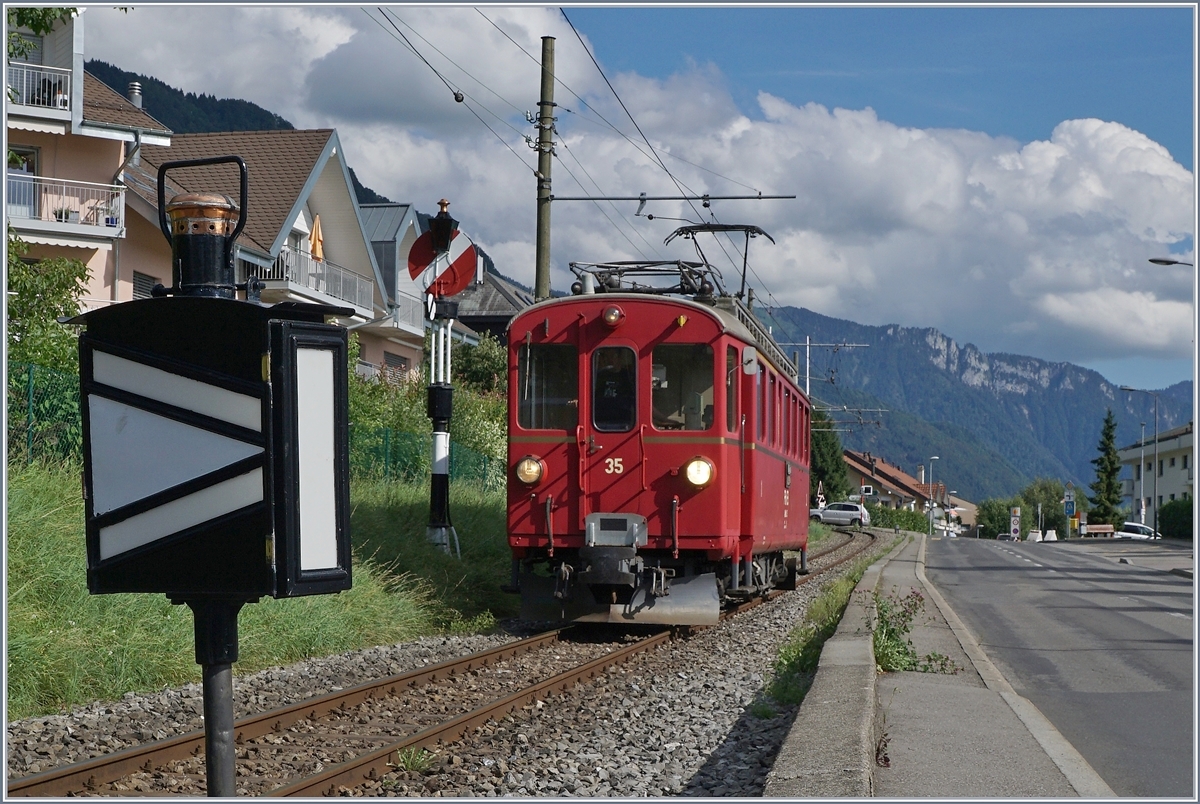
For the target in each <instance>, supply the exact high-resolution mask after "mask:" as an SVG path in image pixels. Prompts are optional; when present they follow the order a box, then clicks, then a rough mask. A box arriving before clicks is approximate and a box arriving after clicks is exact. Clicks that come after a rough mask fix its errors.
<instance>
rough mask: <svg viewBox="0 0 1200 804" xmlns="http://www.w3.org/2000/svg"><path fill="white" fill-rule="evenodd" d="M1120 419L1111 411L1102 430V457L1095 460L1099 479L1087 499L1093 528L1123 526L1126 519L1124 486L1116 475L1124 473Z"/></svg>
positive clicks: (1090, 522) (1094, 464) (1092, 486)
mask: <svg viewBox="0 0 1200 804" xmlns="http://www.w3.org/2000/svg"><path fill="white" fill-rule="evenodd" d="M1116 435H1117V419H1116V417H1115V416H1113V412H1112V408H1109V409H1108V415H1106V416H1105V417H1104V427H1103V429H1101V431H1100V444H1099V445H1098V446H1097V447H1096V449H1098V450H1099V451H1100V455H1099V456H1098V457H1096V458H1093V459H1092V465H1093V466H1095V467H1096V480H1095V482H1094V483H1092V485H1091V486H1089V488H1090V489H1091V490H1092V495H1091V496H1089V497H1088V500H1089V502H1091V505H1092V507H1091V510H1090V511H1089V512H1088V523H1089V524H1092V525H1112V526H1113V527H1114V528H1115V527H1118V526H1120V524H1121V522H1123V521H1124V519H1125V514H1124V512H1122V511H1121V484H1120V482H1119V481H1118V480H1117V475H1118V474H1119V473H1120V471H1121V459H1120V458H1119V457H1118V456H1117V442H1116Z"/></svg>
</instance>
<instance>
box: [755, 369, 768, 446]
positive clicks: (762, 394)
mask: <svg viewBox="0 0 1200 804" xmlns="http://www.w3.org/2000/svg"><path fill="white" fill-rule="evenodd" d="M766 382H767V371H766V369H765V368H764V367H763V364H762V363H759V364H758V374H756V375H755V376H754V396H755V399H756V401H757V402H758V427H756V428H755V431H756V432H757V433H758V440H759V441H764V440H765V439H766V437H767V394H766V389H765V388H764V387H763V386H764V385H765V384H766Z"/></svg>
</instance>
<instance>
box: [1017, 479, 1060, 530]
mask: <svg viewBox="0 0 1200 804" xmlns="http://www.w3.org/2000/svg"><path fill="white" fill-rule="evenodd" d="M1066 491H1067V490H1066V488H1065V487H1064V486H1063V484H1062V481H1061V480H1055V479H1053V478H1049V477H1039V478H1038V479H1037V480H1035V481H1033V482H1032V483H1030V484H1029V485H1028V486H1026V487H1025V488H1024V490H1023V491H1022V492H1021V499H1022V500H1024V503H1023V504H1022V505H1021V516H1022V518H1023V517H1024V515H1025V509H1026V508H1028V509H1029V511H1030V513H1031V514H1032V515H1033V526H1034V527H1035V528H1036V527H1037V507H1038V503H1041V505H1042V528H1043V529H1045V530H1053V531H1055V532H1056V533H1057V534H1058V536H1059V538H1063V539H1065V538H1066V537H1067V512H1066V510H1065V509H1064V507H1063V498H1064V497H1065V496H1066Z"/></svg>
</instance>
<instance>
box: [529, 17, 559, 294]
mask: <svg viewBox="0 0 1200 804" xmlns="http://www.w3.org/2000/svg"><path fill="white" fill-rule="evenodd" d="M554 106H555V103H554V37H553V36H543V37H542V99H541V100H540V101H538V117H537V127H538V144H537V149H538V172H537V181H538V194H537V258H536V261H535V263H536V264H535V270H534V282H533V297H534V299H535V300H537V301H541V300H542V299H548V298H550V201H551V195H550V159H551V154H552V152H553V151H554V140H553V139H551V137H552V135H553V132H554V119H555V118H554Z"/></svg>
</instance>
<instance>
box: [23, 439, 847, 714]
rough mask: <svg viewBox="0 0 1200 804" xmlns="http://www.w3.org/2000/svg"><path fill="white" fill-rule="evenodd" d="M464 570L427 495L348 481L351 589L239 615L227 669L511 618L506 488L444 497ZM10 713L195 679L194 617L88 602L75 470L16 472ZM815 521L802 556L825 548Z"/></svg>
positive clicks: (150, 603) (123, 598) (461, 489)
mask: <svg viewBox="0 0 1200 804" xmlns="http://www.w3.org/2000/svg"><path fill="white" fill-rule="evenodd" d="M451 497H452V500H453V508H452V511H453V515H454V523H455V527H456V530H457V531H458V534H459V542H460V546H461V550H462V560H461V561H459V560H458V559H456V558H454V557H451V556H447V555H445V554H443V553H441V552H440V551H438V550H436V549H434V548H433V547H431V546H430V545H429V543H428V542H427V541H426V540H425V523H426V521H427V519H428V511H429V498H428V490H427V489H426V488H425V487H423V486H420V485H409V484H402V483H394V482H393V483H387V482H383V481H375V482H372V481H363V480H359V481H355V482H354V483H352V485H351V498H352V503H353V513H352V516H351V524H352V532H353V542H354V552H355V565H354V588H353V589H351V590H350V591H347V592H343V593H341V594H337V595H320V596H314V597H308V598H298V599H294V600H272V599H269V598H264V599H263V600H262V601H260V602H259V603H256V604H253V605H249V606H246V607H245V608H244V609H242V612H241V615H240V616H239V619H238V625H239V644H240V657H239V661H238V663H237V665H236V666H235V670H236V671H237V672H239V673H246V672H252V671H254V670H259V669H262V668H264V667H270V666H274V665H279V664H286V663H289V662H295V661H299V660H301V659H305V658H308V657H312V656H324V655H330V654H334V653H338V652H341V651H347V650H353V649H357V648H362V647H366V646H370V645H381V644H390V643H393V642H397V641H401V640H405V639H413V638H416V637H418V636H422V635H428V634H435V633H440V632H475V631H481V630H487V629H488V628H490V627H491V626H492V625H493V624H494V622H495V620H496V618H500V617H507V616H512V615H514V614H515V613H516V609H517V599H516V598H515V597H514V596H511V595H505V594H503V593H501V592H500V591H499V587H500V585H501V584H502V583H505V582H507V581H508V572H509V553H508V548H507V544H506V542H505V538H504V514H503V511H504V500H503V492H502V491H495V492H484V491H481V490H480V489H478V488H474V487H472V486H469V485H467V484H455V485H454V486H453V487H452V491H451ZM8 504H9V508H8V607H7V626H8V713H9V718H10V719H13V720H17V719H21V718H25V717H29V716H33V715H38V714H45V713H52V712H59V711H63V710H65V709H68V708H70V707H72V706H76V705H79V704H83V703H87V702H90V701H93V700H113V699H116V698H119V697H120V696H121V695H123V694H124V693H126V692H130V691H140V692H144V691H148V690H154V689H161V688H163V687H166V686H175V685H179V684H183V683H187V682H195V681H199V678H200V668H199V666H198V665H196V664H195V662H194V654H193V632H192V615H191V612H190V611H189V610H188V609H186V608H184V607H180V606H172V605H171V604H170V603H169V602H168V601H167V599H166V597H165V596H163V595H95V596H92V595H89V594H88V593H87V582H86V565H87V561H86V555H85V549H84V533H83V501H82V499H81V498H80V496H79V468H78V467H77V466H72V465H65V466H44V465H40V464H36V463H35V464H33V465H31V466H24V465H15V464H10V466H9V490H8ZM830 537H831V532H830V531H829V529H828V528H824V527H821V526H816V525H814V527H813V529H812V539H811V542H810V549H811V550H812V551H813V552H816V551H817V550H820V549H821V545H822V543H823V542H824V541H826V540H828V539H830Z"/></svg>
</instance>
